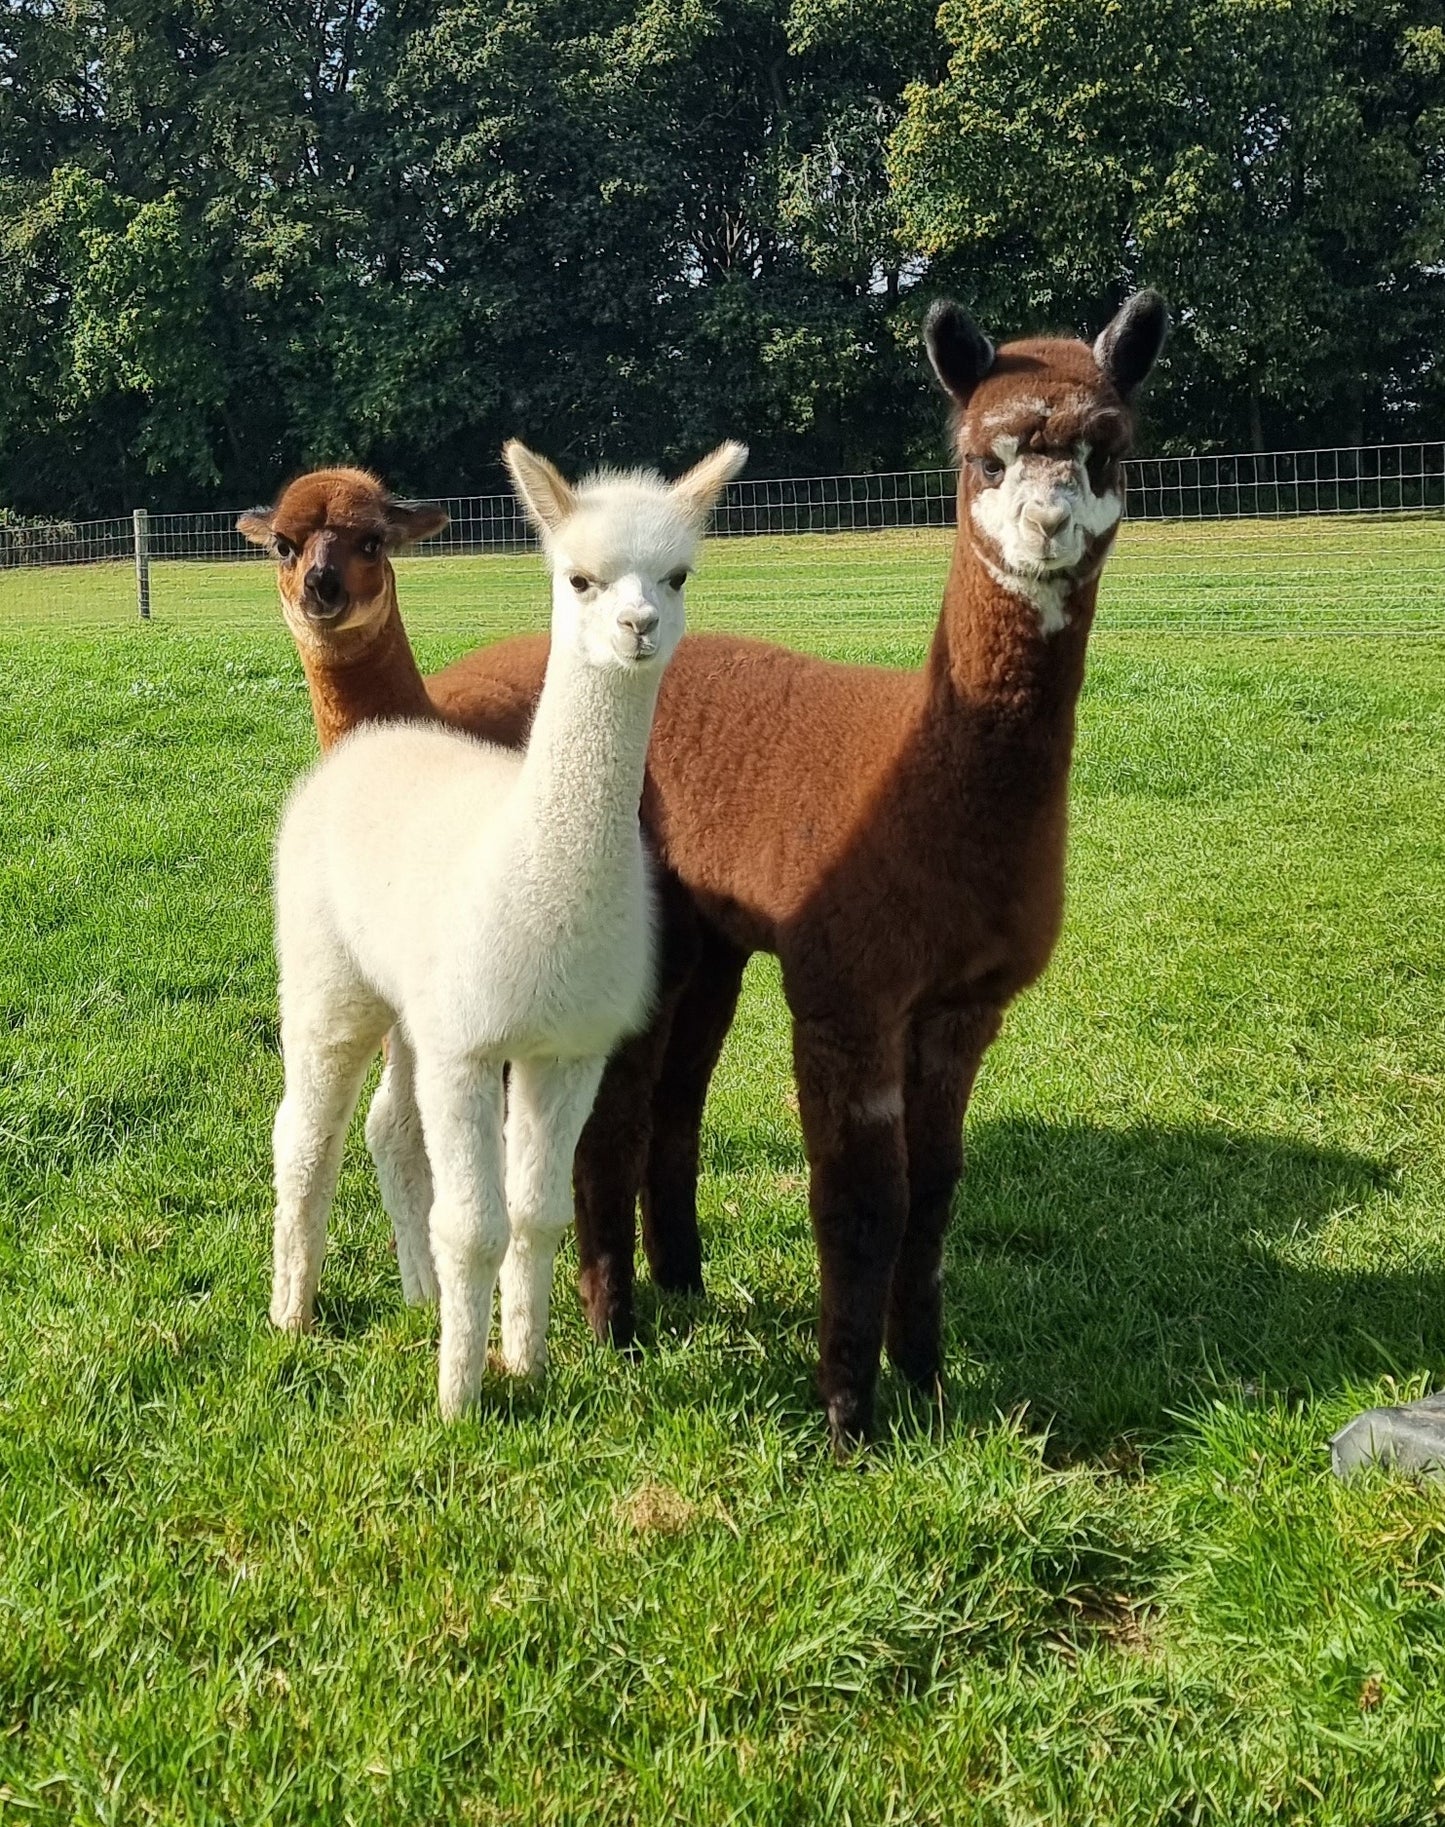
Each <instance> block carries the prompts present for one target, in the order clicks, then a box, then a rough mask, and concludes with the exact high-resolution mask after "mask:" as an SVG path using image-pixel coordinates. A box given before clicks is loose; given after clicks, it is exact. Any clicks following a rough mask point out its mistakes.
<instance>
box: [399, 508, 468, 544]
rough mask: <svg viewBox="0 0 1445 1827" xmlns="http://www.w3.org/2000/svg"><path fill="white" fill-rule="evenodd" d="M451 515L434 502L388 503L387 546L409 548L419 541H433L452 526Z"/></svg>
mask: <svg viewBox="0 0 1445 1827" xmlns="http://www.w3.org/2000/svg"><path fill="white" fill-rule="evenodd" d="M451 518H452V517H451V515H450V514H449V513H448V512H447V511H446V509H445V508H443V507H438V506H437V505H436V503H435V502H434V501H388V502H387V504H386V533H387V544H388V545H392V546H409V545H413V544H415V542H416V541H417V540H418V539H432V538H434V537H435V536H436V535H437V534H438V533H440V532H441V530H442V528H443V527H445V526H449V525H450V524H451Z"/></svg>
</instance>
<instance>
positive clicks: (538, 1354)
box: [502, 1345, 547, 1383]
mask: <svg viewBox="0 0 1445 1827" xmlns="http://www.w3.org/2000/svg"><path fill="white" fill-rule="evenodd" d="M502 1365H503V1368H504V1369H505V1370H506V1372H507V1375H508V1376H509V1377H520V1378H524V1379H526V1380H528V1381H530V1382H533V1383H540V1382H541V1381H542V1378H543V1377H544V1376H546V1374H547V1347H546V1346H545V1345H544V1346H542V1348H541V1350H540V1351H517V1352H510V1351H503V1353H502Z"/></svg>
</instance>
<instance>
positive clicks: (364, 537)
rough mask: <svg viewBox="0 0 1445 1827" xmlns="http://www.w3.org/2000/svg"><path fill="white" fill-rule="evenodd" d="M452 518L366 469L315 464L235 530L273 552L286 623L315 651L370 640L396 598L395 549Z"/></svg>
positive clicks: (427, 535)
mask: <svg viewBox="0 0 1445 1827" xmlns="http://www.w3.org/2000/svg"><path fill="white" fill-rule="evenodd" d="M446 524H447V515H446V512H445V510H444V509H442V508H439V507H434V506H432V504H431V503H429V502H424V501H397V500H395V499H394V498H393V496H392V495H391V492H390V491H389V490H388V489H387V488H386V487H385V486H384V485H383V484H382V483H381V482H379V481H378V480H377V478H376V477H375V476H373V475H371V474H370V473H369V472H368V471H366V470H363V469H317V470H312V471H311V473H310V474H309V475H305V476H298V477H297V479H296V480H295V481H294V482H292V483H291V484H289V485H288V487H287V488H286V489H285V490H284V491H283V492H282V495H281V499H280V500H279V501H278V502H277V503H276V505H275V507H274V508H254V509H253V510H252V511H251V512H250V513H249V514H242V516H241V518H240V519H239V520H238V521H237V522H236V530H237V531H238V532H240V533H243V534H244V535H245V536H246V538H247V539H249V540H250V541H251V543H252V544H253V545H258V546H265V547H266V548H267V549H268V551H270V552H271V553H272V555H273V556H274V557H275V559H276V563H277V566H278V570H277V578H276V581H277V584H278V585H279V587H280V591H281V608H282V611H283V613H284V614H285V617H286V622H287V625H288V626H289V628H290V630H291V633H292V634H293V635H294V636H295V638H296V640H297V642H298V643H299V644H300V645H301V646H302V648H303V649H308V650H315V649H319V648H323V647H325V648H332V647H335V646H338V645H339V646H341V647H346V648H354V647H355V646H356V645H357V644H358V643H359V642H360V643H362V644H364V637H365V636H366V635H368V634H369V633H371V632H374V631H375V630H376V629H378V628H379V627H380V626H381V625H382V624H383V622H384V621H385V620H386V618H387V617H388V616H389V615H390V614H391V612H392V610H393V609H394V608H395V605H396V589H395V582H396V580H395V576H394V574H393V572H392V569H391V562H390V554H391V553H393V552H396V551H398V550H399V549H400V548H401V547H402V546H406V545H410V544H411V543H412V542H413V541H414V540H418V539H429V538H430V537H431V536H432V534H434V533H439V532H441V530H442V528H443V527H444V526H445V525H446Z"/></svg>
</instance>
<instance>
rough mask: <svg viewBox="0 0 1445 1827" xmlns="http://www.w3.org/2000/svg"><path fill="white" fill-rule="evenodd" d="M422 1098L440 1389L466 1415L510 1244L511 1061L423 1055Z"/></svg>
mask: <svg viewBox="0 0 1445 1827" xmlns="http://www.w3.org/2000/svg"><path fill="white" fill-rule="evenodd" d="M416 1098H417V1106H418V1108H419V1109H420V1111H421V1120H422V1130H423V1133H424V1135H425V1138H426V1151H427V1157H428V1159H429V1160H430V1162H431V1170H432V1186H433V1192H432V1207H431V1251H432V1261H433V1262H434V1264H435V1266H436V1278H437V1288H438V1293H439V1300H440V1306H441V1354H440V1360H439V1364H438V1371H437V1395H438V1399H439V1401H440V1403H441V1411H442V1414H443V1416H444V1417H445V1418H446V1419H447V1420H451V1419H453V1418H454V1417H455V1416H457V1415H459V1414H461V1413H462V1412H463V1410H464V1409H466V1407H467V1406H468V1404H469V1403H470V1402H471V1401H472V1400H473V1398H474V1397H475V1396H476V1393H477V1391H478V1389H480V1387H481V1382H482V1373H483V1372H484V1371H485V1369H486V1367H487V1335H488V1333H489V1331H490V1330H491V1324H492V1295H493V1292H494V1290H495V1289H496V1285H497V1271H498V1270H499V1269H500V1267H501V1264H502V1256H503V1253H504V1251H505V1250H506V1247H507V1205H506V1189H505V1185H504V1181H503V1171H504V1163H503V1154H502V1068H501V1065H500V1064H499V1063H498V1064H494V1063H492V1062H490V1061H478V1060H467V1059H454V1060H444V1061H432V1060H429V1059H428V1058H427V1057H426V1055H425V1053H424V1052H422V1053H420V1054H419V1055H418V1058H417V1065H416Z"/></svg>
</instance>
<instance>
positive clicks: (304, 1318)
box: [271, 1298, 311, 1336]
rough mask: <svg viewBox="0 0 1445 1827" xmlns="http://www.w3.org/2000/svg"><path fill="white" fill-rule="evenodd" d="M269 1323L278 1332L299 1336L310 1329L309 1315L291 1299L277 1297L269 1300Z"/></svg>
mask: <svg viewBox="0 0 1445 1827" xmlns="http://www.w3.org/2000/svg"><path fill="white" fill-rule="evenodd" d="M271 1324H272V1325H273V1326H274V1327H275V1328H276V1330H277V1331H278V1332H290V1333H292V1334H293V1335H297V1336H299V1335H300V1334H301V1333H303V1332H309V1331H310V1330H311V1315H310V1313H308V1312H307V1311H306V1309H305V1308H304V1307H298V1306H297V1305H296V1304H295V1303H294V1302H293V1301H288V1300H281V1299H279V1298H278V1299H276V1300H273V1301H272V1302H271Z"/></svg>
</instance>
